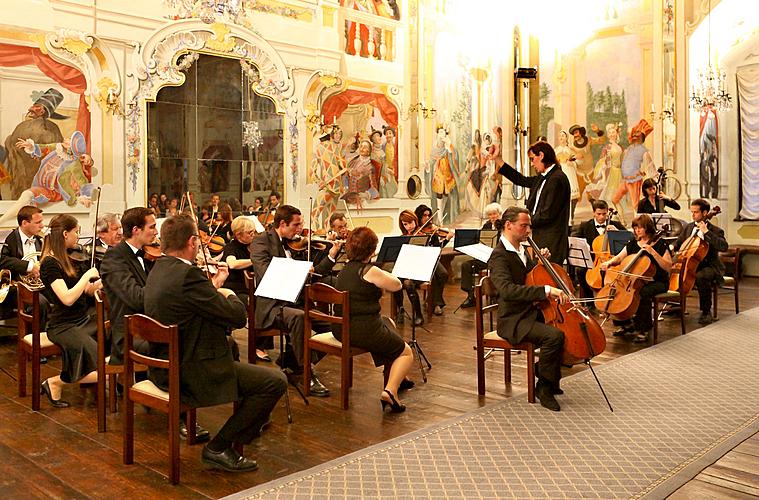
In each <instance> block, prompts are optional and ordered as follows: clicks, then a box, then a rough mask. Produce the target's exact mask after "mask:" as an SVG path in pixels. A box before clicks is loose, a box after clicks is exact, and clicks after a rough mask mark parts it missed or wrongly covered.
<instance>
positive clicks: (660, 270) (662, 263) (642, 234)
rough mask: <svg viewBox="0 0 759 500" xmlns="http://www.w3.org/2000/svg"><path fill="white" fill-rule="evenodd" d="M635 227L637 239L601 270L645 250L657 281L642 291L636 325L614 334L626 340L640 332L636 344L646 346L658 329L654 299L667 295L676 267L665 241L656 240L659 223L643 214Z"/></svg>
mask: <svg viewBox="0 0 759 500" xmlns="http://www.w3.org/2000/svg"><path fill="white" fill-rule="evenodd" d="M632 228H633V233H634V234H635V239H633V240H631V241H630V242H628V243H627V245H626V246H625V248H623V249H622V250H621V251H620V252H619V253H618V254H617V255H615V256H614V257H613V258H611V259H610V260H607V261H606V262H602V263H601V270H602V271H606V269H608V268H609V267H610V266H614V265H617V264H620V263H622V261H623V260H624V258H625V257H627V256H628V255H635V254H636V253H638V252H639V251H640V250H641V249H643V250H644V252H643V256H642V257H641V258H647V259H648V260H649V262H650V265H653V266H654V269H655V274H654V276H653V280H652V281H648V282H646V284H645V285H643V287H642V288H641V289H640V290H638V295H640V303H639V304H638V309H637V310H636V312H635V317H634V318H633V322H632V325H627V326H622V328H620V329H618V330H617V331H615V332H614V336H616V337H622V336H624V335H625V334H627V333H637V335H636V337H635V340H634V342H636V343H645V342H648V337H649V335H650V333H651V329H652V328H653V327H654V322H653V318H652V314H651V307H652V304H653V300H654V296H655V295H658V294H660V293H664V292H666V291H667V288H669V271H670V269H671V268H672V256H671V255H670V253H669V247H668V246H667V242H666V241H664V240H663V239H661V238H660V239H659V241H657V242H653V241H652V240H653V238H654V236H655V235H656V224H654V220H653V219H652V218H651V216H650V215H648V214H640V215H638V216H637V217H635V218H634V219H633V221H632ZM598 308H599V309H603V305H602V304H599V305H598Z"/></svg>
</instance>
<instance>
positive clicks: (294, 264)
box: [255, 257, 312, 302]
mask: <svg viewBox="0 0 759 500" xmlns="http://www.w3.org/2000/svg"><path fill="white" fill-rule="evenodd" d="M311 265H312V263H311V262H309V261H303V260H295V259H286V258H284V257H274V258H273V259H271V262H270V263H269V267H268V268H267V269H266V273H265V274H264V277H263V279H262V280H261V281H260V282H259V283H258V287H257V288H256V293H255V295H256V297H266V298H268V299H276V300H284V301H287V302H295V301H296V300H298V295H300V291H301V290H302V289H303V284H304V283H305V282H306V278H307V277H308V272H309V271H310V270H311Z"/></svg>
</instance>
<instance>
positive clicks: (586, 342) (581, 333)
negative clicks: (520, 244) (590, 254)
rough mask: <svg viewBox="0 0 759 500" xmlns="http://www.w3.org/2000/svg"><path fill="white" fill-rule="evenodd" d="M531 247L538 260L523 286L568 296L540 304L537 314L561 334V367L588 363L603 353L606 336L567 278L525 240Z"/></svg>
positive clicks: (535, 247)
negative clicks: (547, 288) (563, 301)
mask: <svg viewBox="0 0 759 500" xmlns="http://www.w3.org/2000/svg"><path fill="white" fill-rule="evenodd" d="M527 241H528V242H529V243H530V246H531V247H532V249H533V250H534V252H535V254H536V255H537V257H538V260H539V263H540V264H539V265H536V266H535V267H534V268H533V269H532V270H531V271H530V272H529V273H528V274H527V279H526V280H525V284H526V285H531V286H541V285H549V286H552V287H554V288H558V289H560V290H561V291H563V292H564V293H566V294H567V295H568V296H569V302H567V303H566V304H559V303H558V302H556V301H554V300H548V299H546V300H543V301H541V302H540V310H541V311H542V312H543V318H544V319H545V322H546V324H549V325H551V326H553V327H555V328H558V329H559V330H561V331H562V332H564V351H563V353H562V363H563V364H565V365H575V364H577V363H582V362H585V363H587V362H588V361H589V360H590V359H592V358H593V357H594V356H596V355H598V354H600V353H602V352H603V351H604V349H606V335H604V332H603V329H602V328H601V325H599V324H598V322H597V321H596V320H595V318H594V317H593V316H592V315H591V314H590V312H589V311H588V310H587V309H586V308H585V307H584V306H582V305H579V304H580V299H577V298H576V297H575V296H574V287H573V286H572V284H571V283H572V281H571V280H570V279H569V275H568V274H567V272H566V271H565V270H564V268H563V267H561V266H560V265H558V264H555V263H553V262H550V261H549V260H548V259H547V258H546V257H545V256H544V255H543V254H542V253H540V249H539V248H538V246H537V244H536V243H535V242H534V241H533V240H532V238H529V237H528V238H527Z"/></svg>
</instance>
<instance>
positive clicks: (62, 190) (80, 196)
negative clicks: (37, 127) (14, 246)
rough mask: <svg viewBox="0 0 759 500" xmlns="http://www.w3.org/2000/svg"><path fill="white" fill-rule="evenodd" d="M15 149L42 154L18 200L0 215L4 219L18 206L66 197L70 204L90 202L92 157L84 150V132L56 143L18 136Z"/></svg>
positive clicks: (88, 203)
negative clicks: (39, 141)
mask: <svg viewBox="0 0 759 500" xmlns="http://www.w3.org/2000/svg"><path fill="white" fill-rule="evenodd" d="M15 147H16V149H18V150H23V152H24V153H26V154H28V155H29V156H32V157H34V158H41V162H40V168H39V170H38V171H37V174H36V175H35V176H34V178H33V179H32V182H31V187H29V188H28V189H26V190H24V191H23V192H22V193H21V196H19V198H18V200H17V201H16V202H15V203H14V204H13V205H12V206H11V208H9V209H8V210H7V211H6V214H5V215H4V216H3V217H2V218H0V226H2V224H3V223H5V222H7V221H9V220H12V219H15V217H16V213H17V212H18V210H19V209H20V208H21V207H23V206H25V205H30V204H35V205H38V206H39V205H44V204H46V203H51V202H56V201H65V202H66V204H67V205H69V206H70V207H73V206H75V205H76V204H77V203H79V204H81V205H84V206H85V207H89V206H90V205H92V198H91V196H92V190H93V189H94V187H95V186H94V185H93V184H91V183H90V179H91V178H92V166H93V164H94V162H93V161H92V157H91V156H90V155H88V154H87V143H86V142H85V140H84V135H83V134H82V133H81V132H79V131H76V132H74V133H73V134H72V135H71V139H67V140H64V141H63V142H60V143H55V144H36V143H35V142H34V141H33V140H32V139H19V140H18V141H17V142H16V145H15Z"/></svg>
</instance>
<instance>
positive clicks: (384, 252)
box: [376, 236, 411, 264]
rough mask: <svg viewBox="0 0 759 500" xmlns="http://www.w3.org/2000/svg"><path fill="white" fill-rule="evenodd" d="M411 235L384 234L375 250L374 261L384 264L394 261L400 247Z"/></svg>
mask: <svg viewBox="0 0 759 500" xmlns="http://www.w3.org/2000/svg"><path fill="white" fill-rule="evenodd" d="M410 239H411V236H385V237H384V238H383V239H382V246H380V249H379V252H377V259H376V262H379V263H382V264H384V263H385V262H395V261H396V260H397V259H398V254H399V253H400V252H401V247H402V246H403V245H405V244H407V243H408V242H409V240H410Z"/></svg>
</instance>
